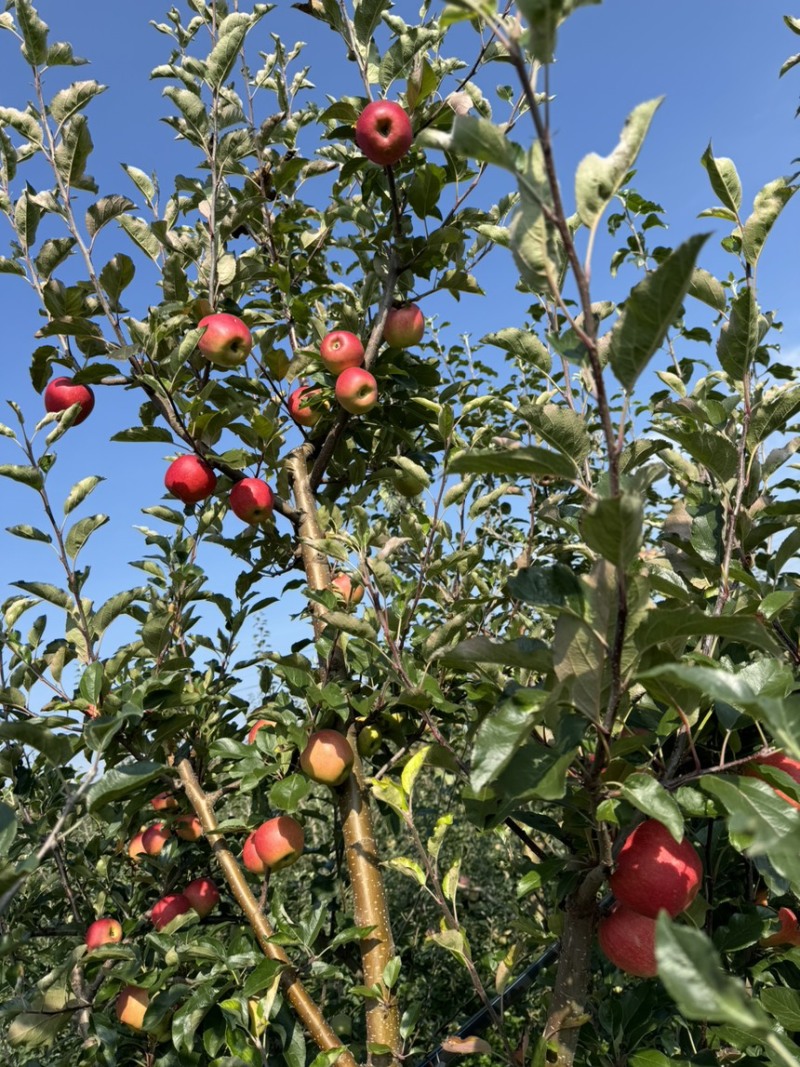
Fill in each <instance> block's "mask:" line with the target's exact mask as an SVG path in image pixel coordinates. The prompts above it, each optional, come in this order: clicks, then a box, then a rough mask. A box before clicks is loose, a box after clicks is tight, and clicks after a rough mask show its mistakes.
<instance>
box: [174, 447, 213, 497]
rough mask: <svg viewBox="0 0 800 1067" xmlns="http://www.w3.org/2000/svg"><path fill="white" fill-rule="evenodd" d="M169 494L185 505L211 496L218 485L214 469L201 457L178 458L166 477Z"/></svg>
mask: <svg viewBox="0 0 800 1067" xmlns="http://www.w3.org/2000/svg"><path fill="white" fill-rule="evenodd" d="M164 485H165V486H166V487H167V492H169V493H172V495H173V496H176V497H177V498H178V500H182V501H183V502H184V504H196V503H198V501H200V500H205V499H206V497H209V496H211V494H212V493H213V492H214V489H215V488H216V485H217V476H216V474H215V473H214V471H213V468H212V467H211V466H209V464H208V463H206V461H205V460H204V459H201V458H200V457H199V456H195V455H188V456H178V458H177V459H176V460H173V461H172V463H170V465H169V467H167V473H166V474H165V475H164Z"/></svg>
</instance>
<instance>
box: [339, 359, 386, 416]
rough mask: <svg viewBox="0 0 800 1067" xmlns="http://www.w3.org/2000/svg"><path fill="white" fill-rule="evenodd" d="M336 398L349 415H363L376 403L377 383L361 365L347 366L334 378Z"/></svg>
mask: <svg viewBox="0 0 800 1067" xmlns="http://www.w3.org/2000/svg"><path fill="white" fill-rule="evenodd" d="M335 392H336V399H337V400H338V401H339V403H340V405H341V406H342V407H343V408H344V410H345V411H348V412H349V413H350V414H351V415H365V414H366V413H367V412H368V411H372V409H373V408H374V407H375V405H376V404H377V403H378V383H377V382H376V381H375V378H374V377H373V375H371V374H370V372H369V371H368V370H364V368H363V367H349V368H348V369H347V370H344V371H342V373H341V374H340V375H339V377H338V378H337V379H336V390H335Z"/></svg>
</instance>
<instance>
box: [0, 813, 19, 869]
mask: <svg viewBox="0 0 800 1067" xmlns="http://www.w3.org/2000/svg"><path fill="white" fill-rule="evenodd" d="M16 836H17V816H16V814H15V812H14V809H13V808H11V807H9V806H8V804H4V803H2V802H0V856H7V855H8V850H9V849H10V848H11V846H12V844H13V843H14V838H15V837H16Z"/></svg>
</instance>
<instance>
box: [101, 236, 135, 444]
mask: <svg viewBox="0 0 800 1067" xmlns="http://www.w3.org/2000/svg"><path fill="white" fill-rule="evenodd" d="M135 273H136V267H135V266H134V263H133V260H132V259H131V258H130V256H126V255H125V253H124V252H118V253H117V254H116V255H115V256H112V258H111V259H110V260H109V261H108V263H106V265H105V266H104V267H103V269H102V270H101V271H100V284H101V285H102V287H103V289H105V291H106V292H107V293H108V295H109V297H110V298H111V301H112V303H114V304H116V303H117V301H118V300H119V298H120V296H121V294H122V291H123V290H124V289H126V288H127V287H128V286H129V285H130V284H131V282H132V281H133V278H134V275H135ZM142 429H144V427H142ZM112 440H113V438H112Z"/></svg>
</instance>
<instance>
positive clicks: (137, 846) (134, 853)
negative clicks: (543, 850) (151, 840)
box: [128, 830, 146, 863]
mask: <svg viewBox="0 0 800 1067" xmlns="http://www.w3.org/2000/svg"><path fill="white" fill-rule="evenodd" d="M143 838H144V831H143V830H140V831H139V833H138V834H134V835H133V837H132V838H131V840H130V844H129V845H128V855H129V856H130V858H131V859H132V860H133V861H134V863H138V862H139V856H144V855H146V853H145V850H144V842H143Z"/></svg>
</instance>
